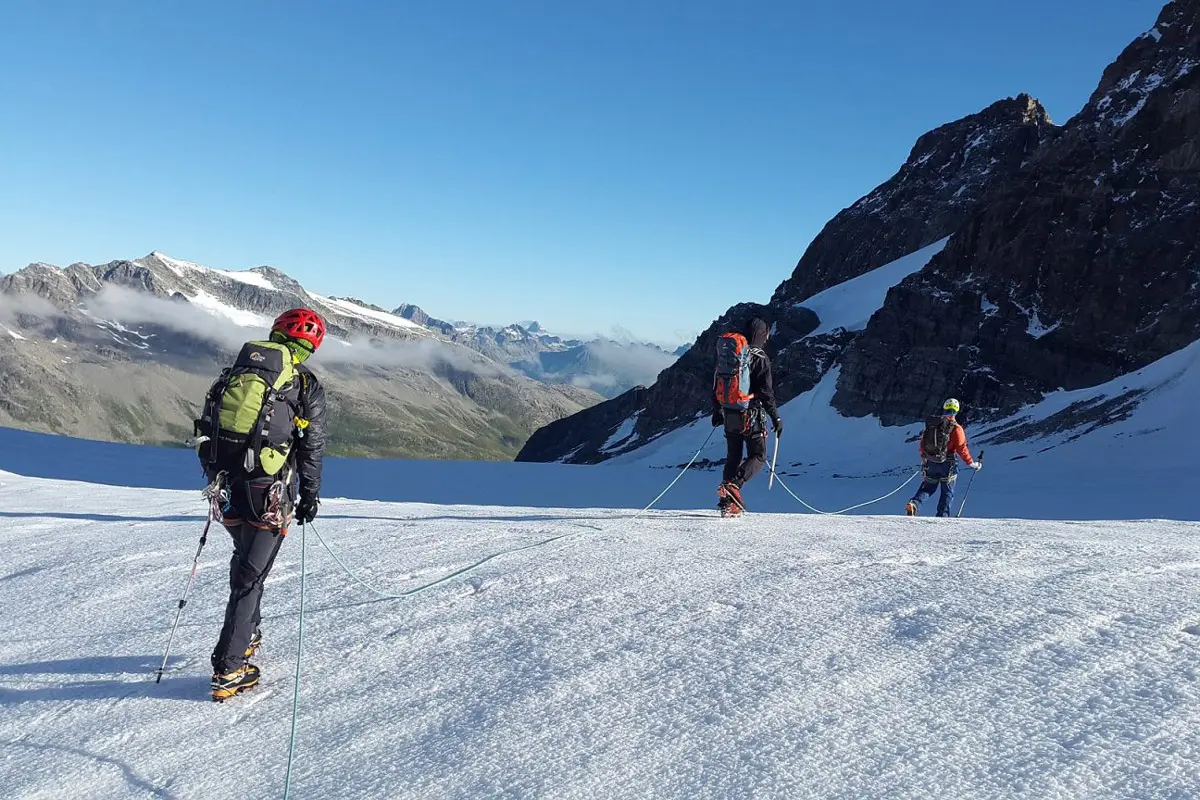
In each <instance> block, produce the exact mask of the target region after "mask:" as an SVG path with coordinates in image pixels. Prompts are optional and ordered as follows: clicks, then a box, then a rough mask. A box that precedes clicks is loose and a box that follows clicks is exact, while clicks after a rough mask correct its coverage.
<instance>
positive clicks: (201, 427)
mask: <svg viewBox="0 0 1200 800" xmlns="http://www.w3.org/2000/svg"><path fill="white" fill-rule="evenodd" d="M299 387H300V380H299V372H298V371H297V370H296V365H295V362H294V360H293V358H292V352H291V350H289V349H288V348H287V346H286V345H282V344H277V343H275V342H247V343H246V344H245V345H243V346H242V351H241V352H240V353H239V354H238V357H237V360H236V361H235V362H234V364H233V366H232V367H229V368H228V369H226V370H225V371H224V372H222V373H221V377H219V378H218V379H217V380H216V382H215V383H213V385H212V387H211V388H210V389H209V390H208V394H207V395H206V396H205V398H204V410H203V411H202V412H201V415H200V419H198V420H196V421H195V432H196V439H195V441H197V442H198V443H199V446H198V447H197V450H196V454H197V455H198V456H199V457H200V463H201V464H202V465H203V466H204V468H205V471H206V472H211V473H216V472H227V473H229V474H230V475H232V476H237V477H243V478H253V477H272V476H274V475H276V474H278V473H279V471H280V470H281V469H283V466H284V465H285V464H286V463H287V461H288V456H289V455H290V454H291V448H292V441H293V434H294V432H295V428H296V419H297V416H298V405H299Z"/></svg>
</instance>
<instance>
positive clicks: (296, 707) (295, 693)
mask: <svg viewBox="0 0 1200 800" xmlns="http://www.w3.org/2000/svg"><path fill="white" fill-rule="evenodd" d="M307 528H308V526H307V525H301V526H300V631H299V633H298V634H297V636H296V675H295V677H294V679H293V683H294V685H293V687H292V736H291V741H290V742H289V743H288V759H287V775H286V776H285V777H284V779H283V800H288V797H289V796H290V795H291V791H292V759H293V758H294V756H295V753H296V719H297V717H299V715H300V662H301V661H302V657H303V655H304V550H305V547H304V545H305V541H304V538H305V537H304V533H305V530H306V529H307ZM313 533H316V531H315V530H314V531H313ZM318 538H319V534H318Z"/></svg>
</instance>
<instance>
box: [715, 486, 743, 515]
mask: <svg viewBox="0 0 1200 800" xmlns="http://www.w3.org/2000/svg"><path fill="white" fill-rule="evenodd" d="M717 496H718V497H720V498H721V500H722V501H723V502H725V504H726V505H725V507H724V508H723V509H722V511H721V513H722V514H723V515H724V516H727V517H736V516H738V515H740V514H741V513H742V512H744V511H745V510H746V504H745V503H743V502H742V490H741V489H739V488H738V485H737V484H736V483H733V482H732V481H726V482H724V483H722V484H721V485H720V486H718V487H717Z"/></svg>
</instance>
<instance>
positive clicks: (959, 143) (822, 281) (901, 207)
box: [771, 94, 1056, 305]
mask: <svg viewBox="0 0 1200 800" xmlns="http://www.w3.org/2000/svg"><path fill="white" fill-rule="evenodd" d="M1055 130H1056V129H1055V127H1054V125H1053V123H1052V122H1051V121H1050V117H1049V115H1048V114H1047V113H1046V110H1045V108H1043V107H1042V104H1041V103H1039V102H1038V101H1037V100H1035V99H1034V98H1032V97H1030V96H1029V95H1027V94H1022V95H1018V96H1017V97H1014V98H1007V99H1005V100H1000V101H998V102H996V103H993V104H992V105H990V106H988V107H987V108H985V109H983V110H982V111H980V112H978V113H976V114H972V115H970V116H967V117H964V118H962V119H960V120H957V121H955V122H951V123H948V124H946V125H942V126H940V127H938V128H935V129H933V130H931V131H929V132H928V133H926V134H923V135H922V136H921V137H920V138H918V139H917V142H916V144H915V145H914V146H913V148H912V151H911V152H910V154H909V157H908V159H907V160H906V161H905V163H904V164H903V165H902V166H901V167H900V170H899V171H898V172H897V173H896V174H895V175H894V176H893V177H892V178H891V179H889V180H888V181H887V182H885V183H883V184H881V185H880V186H878V187H876V188H875V189H874V191H872V192H871V193H870V194H868V195H866V196H865V197H863V198H862V199H860V200H859V201H858V202H856V203H855V204H854V205H852V206H851V207H850V208H848V209H845V210H844V211H842V212H841V213H840V214H838V215H837V216H836V217H834V218H833V219H832V220H830V222H829V223H828V224H827V225H826V226H825V227H824V229H822V231H821V233H820V234H818V235H817V237H816V238H815V239H814V240H813V242H812V244H810V245H809V247H808V249H807V250H806V251H805V253H804V255H803V256H802V257H801V258H800V261H799V263H797V265H796V268H795V270H794V271H793V272H792V275H791V277H790V278H788V279H787V280H786V281H784V282H783V283H782V284H780V286H779V288H778V289H776V290H775V294H774V296H773V298H772V301H771V302H772V305H779V304H788V303H798V302H801V301H803V300H805V299H806V298H808V297H811V296H812V295H814V294H816V293H817V292H820V291H822V290H824V289H827V288H829V287H830V286H835V285H837V284H839V283H842V282H843V281H847V280H850V279H851V278H856V277H858V276H859V275H862V274H863V273H866V272H870V271H871V270H873V269H875V268H877V267H881V266H883V265H884V264H888V263H890V262H892V261H895V260H896V259H897V258H900V257H901V256H903V255H906V254H908V253H912V252H915V251H917V250H920V249H921V248H922V247H925V246H927V245H929V244H932V243H933V242H936V241H938V240H939V239H943V238H945V237H946V236H948V235H950V234H951V233H952V232H953V231H955V230H956V229H957V228H958V227H959V226H961V225H962V224H963V223H964V222H965V221H966V220H967V219H968V218H969V217H970V215H971V214H972V213H974V212H975V211H976V210H977V209H978V208H979V206H980V204H981V203H982V202H983V200H984V199H985V198H986V196H987V194H988V193H989V192H990V191H991V190H992V189H993V188H994V187H996V186H998V185H1003V184H1004V183H1006V182H1007V181H1008V180H1011V179H1012V178H1013V177H1014V176H1015V175H1016V174H1017V172H1019V171H1020V170H1021V168H1022V167H1023V166H1024V165H1025V163H1026V162H1027V160H1028V159H1029V157H1030V155H1031V154H1032V153H1034V152H1035V151H1036V150H1037V149H1038V148H1039V147H1040V146H1041V145H1042V143H1043V142H1045V141H1047V140H1048V139H1050V138H1051V137H1052V136H1054V132H1055Z"/></svg>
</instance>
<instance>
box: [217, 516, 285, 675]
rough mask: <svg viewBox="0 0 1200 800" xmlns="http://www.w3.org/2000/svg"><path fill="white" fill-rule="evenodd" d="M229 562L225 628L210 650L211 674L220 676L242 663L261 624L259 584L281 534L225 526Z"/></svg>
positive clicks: (244, 526)
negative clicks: (230, 550)
mask: <svg viewBox="0 0 1200 800" xmlns="http://www.w3.org/2000/svg"><path fill="white" fill-rule="evenodd" d="M225 530H227V531H229V535H230V536H231V537H233V558H231V559H230V561H229V605H228V606H226V607H225V625H224V626H223V627H222V628H221V636H220V638H219V639H217V647H216V649H215V650H213V654H212V665H213V672H215V673H217V674H219V675H224V674H226V673H229V672H233V671H234V670H236V669H238V668H240V667H241V666H242V664H243V663H245V661H246V648H247V647H249V646H250V637H251V636H252V635H253V634H254V631H255V629H257V628H258V625H259V623H260V622H261V621H262V596H263V583H264V582H265V581H266V580H267V574H268V573H269V572H270V571H271V565H272V564H274V563H275V556H276V555H277V554H278V553H279V547H280V545H282V544H283V539H284V534H282V533H281V532H280V531H279V530H276V529H265V530H264V529H262V528H256V527H254V526H253V525H250V524H249V523H234V522H232V521H231V522H229V523H228V524H226V526H225Z"/></svg>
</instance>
